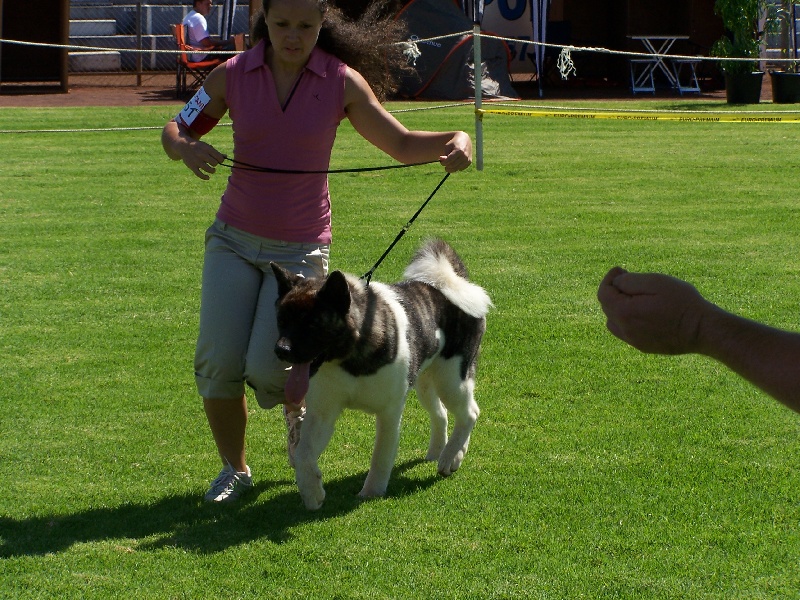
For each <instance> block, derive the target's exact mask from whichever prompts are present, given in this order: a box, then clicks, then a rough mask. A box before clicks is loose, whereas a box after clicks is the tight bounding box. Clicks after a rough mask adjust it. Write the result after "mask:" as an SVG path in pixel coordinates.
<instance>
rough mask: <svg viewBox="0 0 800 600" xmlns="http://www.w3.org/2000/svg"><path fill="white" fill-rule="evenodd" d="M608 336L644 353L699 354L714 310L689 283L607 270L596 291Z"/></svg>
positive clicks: (644, 274) (653, 274)
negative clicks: (703, 328) (708, 316)
mask: <svg viewBox="0 0 800 600" xmlns="http://www.w3.org/2000/svg"><path fill="white" fill-rule="evenodd" d="M597 299H598V300H599V301H600V305H601V306H602V308H603V312H604V313H605V314H606V317H607V322H606V326H607V327H608V330H609V331H610V332H611V333H613V334H614V335H615V336H617V337H618V338H620V339H621V340H623V341H625V342H627V343H628V344H630V345H631V346H633V347H634V348H637V349H638V350H641V351H642V352H649V353H656V354H685V353H688V352H696V351H698V348H697V344H698V334H699V330H700V325H701V323H702V320H703V318H704V315H705V314H706V313H707V312H708V311H709V309H710V308H712V307H713V305H712V304H710V303H709V302H708V301H706V300H705V299H704V298H703V297H702V296H701V295H700V293H699V292H698V291H697V289H695V287H694V286H692V285H691V284H689V283H686V282H685V281H682V280H680V279H676V278H674V277H670V276H668V275H662V274H655V273H629V272H628V271H626V270H625V269H622V268H620V267H614V268H613V269H611V270H610V271H609V272H608V273H607V274H606V276H605V277H604V278H603V281H602V282H601V283H600V288H599V289H598V291H597Z"/></svg>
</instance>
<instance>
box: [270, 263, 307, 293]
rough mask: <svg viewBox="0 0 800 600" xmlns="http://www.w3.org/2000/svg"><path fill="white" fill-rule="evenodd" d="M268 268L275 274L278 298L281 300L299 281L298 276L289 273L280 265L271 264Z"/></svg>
mask: <svg viewBox="0 0 800 600" xmlns="http://www.w3.org/2000/svg"><path fill="white" fill-rule="evenodd" d="M269 266H270V267H272V272H273V273H275V279H277V280H278V298H283V297H284V296H285V295H286V294H287V293H289V290H291V289H292V288H293V287H294V286H295V284H296V283H297V282H298V281H299V280H300V279H301V277H300V276H299V275H295V274H294V273H290V272H289V271H287V270H286V269H284V268H283V267H281V266H280V265H278V264H276V263H274V262H271V263H269Z"/></svg>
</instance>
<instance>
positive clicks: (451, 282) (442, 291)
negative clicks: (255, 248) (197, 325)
mask: <svg viewBox="0 0 800 600" xmlns="http://www.w3.org/2000/svg"><path fill="white" fill-rule="evenodd" d="M271 267H272V270H273V271H274V273H275V277H276V278H277V282H278V300H277V304H276V312H277V318H278V332H279V339H278V341H277V343H276V344H275V353H276V354H277V356H278V358H280V359H281V360H283V361H286V362H288V363H290V364H291V365H292V368H291V372H290V374H289V379H288V381H287V384H286V396H287V399H288V400H290V401H292V402H295V403H297V402H300V401H301V400H302V399H303V397H305V401H306V415H305V420H304V421H303V427H302V430H301V433H300V441H299V443H298V446H297V449H296V451H295V476H296V480H297V486H298V488H299V490H300V495H301V496H302V499H303V502H304V504H305V506H306V508H308V509H309V510H316V509H318V508H320V507H321V506H322V503H323V502H324V500H325V489H324V487H323V485H322V473H321V471H320V469H319V466H318V459H319V457H320V455H321V454H322V452H323V451H324V450H325V448H326V447H327V445H328V443H329V442H330V439H331V436H332V435H333V430H334V424H335V421H336V419H337V417H338V416H339V415H340V413H341V412H342V410H344V409H345V408H353V409H359V410H362V411H364V412H367V413H371V414H374V415H375V417H376V436H375V446H374V449H373V453H372V460H371V464H370V468H369V472H368V474H367V478H366V480H365V481H364V486H363V488H362V489H361V492H360V493H359V496H361V497H363V498H369V497H377V496H384V495H385V494H386V488H387V486H388V483H389V478H390V475H391V472H392V467H393V466H394V461H395V458H396V456H397V447H398V442H399V437H400V420H401V416H402V413H403V408H404V407H405V401H406V395H407V393H408V390H409V388H410V387H412V386H413V387H414V388H415V389H416V391H417V396H418V397H419V400H420V403H421V404H422V406H423V407H424V408H425V409H426V410H427V412H428V413H429V415H430V425H431V432H430V442H429V444H428V452H427V455H426V460H428V461H437V462H438V472H439V474H440V475H442V476H444V477H446V476H448V475H450V474H451V473H453V472H454V471H455V470H456V469H458V468H459V467H460V466H461V463H462V461H463V460H464V455H465V454H466V453H467V448H468V446H469V440H470V435H471V433H472V429H473V427H474V426H475V421H476V420H477V418H478V415H479V414H480V410H479V409H478V405H477V403H476V402H475V398H474V388H475V371H476V366H477V360H478V353H479V349H480V344H481V339H482V337H483V334H484V332H485V330H486V314H487V313H488V311H489V309H490V307H491V306H492V302H491V300H490V298H489V295H488V294H487V293H486V291H484V290H483V288H481V287H479V286H477V285H475V284H474V283H471V282H470V281H468V279H467V269H466V267H465V266H464V263H463V262H462V261H461V259H460V258H459V256H458V255H457V254H456V252H455V251H454V250H453V249H452V248H451V247H450V246H449V245H448V244H447V243H446V242H444V241H442V240H430V241H428V242H427V243H425V244H424V245H423V246H422V247H421V248H420V249H419V250H418V252H417V253H416V255H415V256H414V258H413V259H412V260H411V262H410V264H409V265H408V267H407V268H406V270H405V273H404V280H403V281H401V282H399V283H395V284H392V285H386V284H382V283H378V282H372V283H365V282H364V281H362V280H360V279H358V278H356V277H354V276H352V275H348V274H345V273H342V272H341V271H333V272H332V273H330V274H329V275H328V276H327V277H324V278H303V277H300V276H298V275H294V274H292V273H289V272H288V271H286V270H285V269H283V268H282V267H280V266H279V265H277V264H275V263H271ZM448 411H449V412H450V413H452V415H453V421H454V425H453V431H452V433H451V434H450V437H449V438H448V436H447V428H448V425H447V419H448Z"/></svg>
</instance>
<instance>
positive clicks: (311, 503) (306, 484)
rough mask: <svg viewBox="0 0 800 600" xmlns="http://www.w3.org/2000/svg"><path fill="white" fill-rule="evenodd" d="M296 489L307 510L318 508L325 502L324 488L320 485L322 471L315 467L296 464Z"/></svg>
mask: <svg viewBox="0 0 800 600" xmlns="http://www.w3.org/2000/svg"><path fill="white" fill-rule="evenodd" d="M295 477H296V478H297V489H299V490H300V496H301V497H302V498H303V504H305V505H306V508H307V509H308V510H318V509H319V508H320V507H321V506H322V503H323V502H325V488H323V487H322V472H321V471H320V470H319V468H316V467H313V466H311V467H307V466H304V465H298V467H297V469H296V470H295Z"/></svg>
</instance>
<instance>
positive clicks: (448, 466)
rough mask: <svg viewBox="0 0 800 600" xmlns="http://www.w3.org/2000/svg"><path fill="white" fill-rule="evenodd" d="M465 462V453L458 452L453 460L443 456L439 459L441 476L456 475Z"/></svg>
mask: <svg viewBox="0 0 800 600" xmlns="http://www.w3.org/2000/svg"><path fill="white" fill-rule="evenodd" d="M463 461H464V452H458V453H456V455H455V456H454V457H453V458H452V459H448V458H446V457H444V456H442V457H441V458H440V459H439V468H438V471H439V475H441V476H442V477H449V476H450V475H452V474H453V473H455V472H456V471H457V470H458V468H459V467H460V466H461V463H462V462H463Z"/></svg>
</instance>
